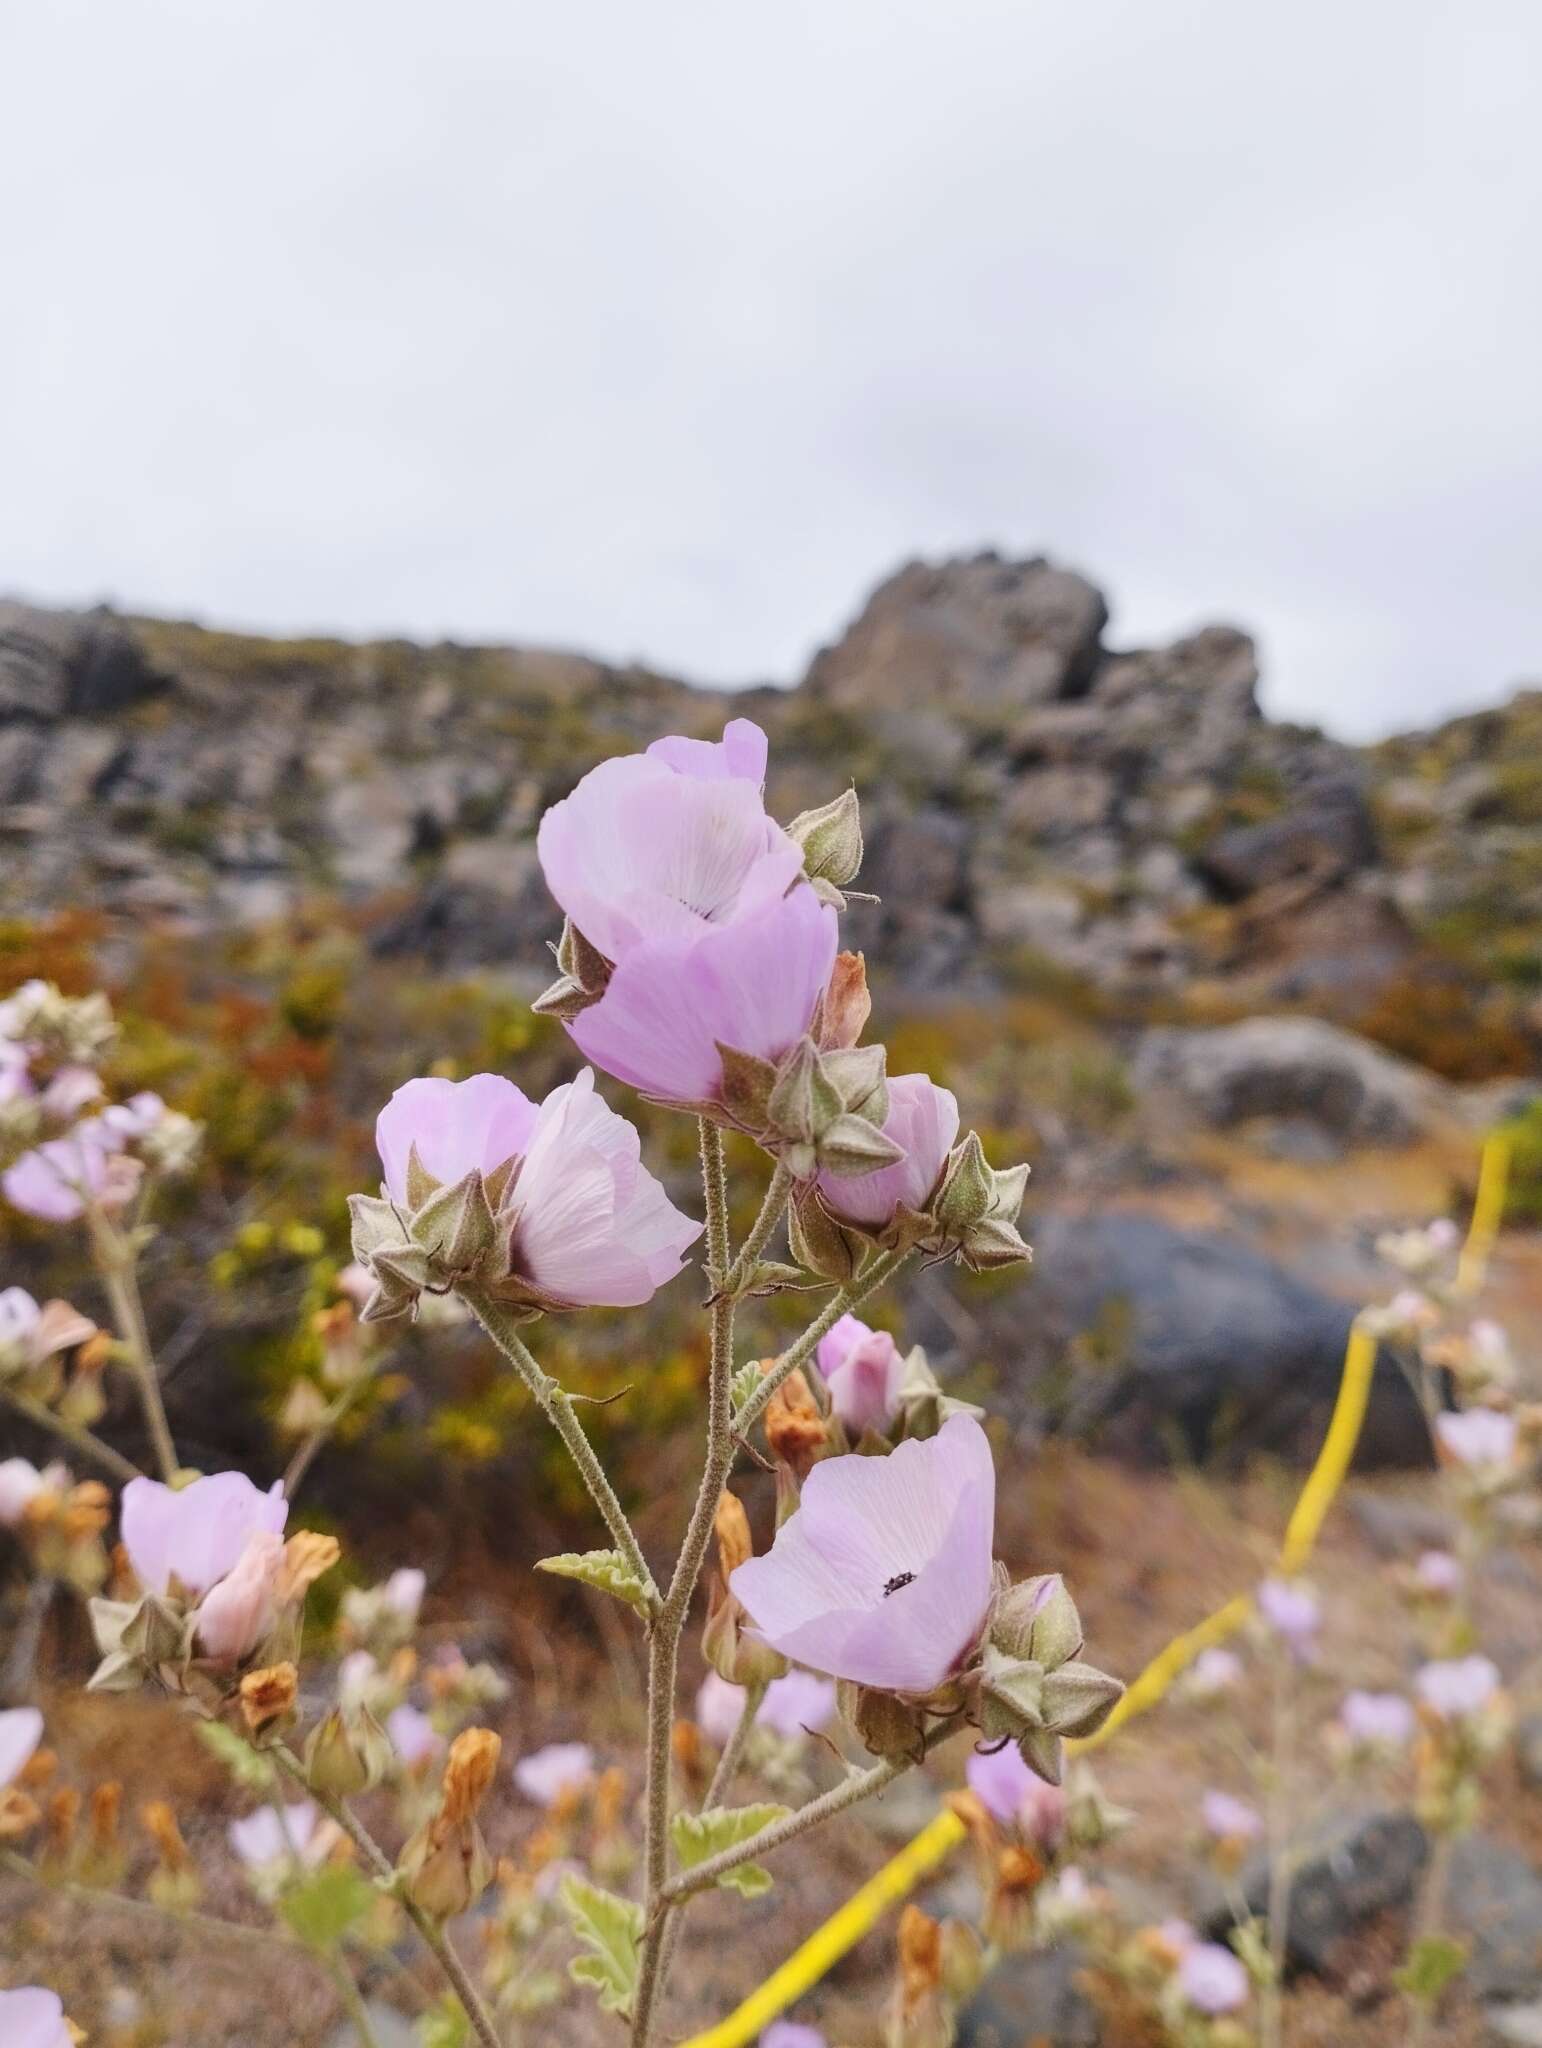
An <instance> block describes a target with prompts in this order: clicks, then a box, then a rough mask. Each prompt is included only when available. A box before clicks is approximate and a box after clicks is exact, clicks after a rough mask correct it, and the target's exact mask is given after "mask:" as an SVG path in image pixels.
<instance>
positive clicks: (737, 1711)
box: [695, 1671, 747, 1749]
mask: <svg viewBox="0 0 1542 2048" xmlns="http://www.w3.org/2000/svg"><path fill="white" fill-rule="evenodd" d="M746 1697H747V1695H746V1693H745V1690H744V1687H743V1686H742V1685H735V1684H734V1683H733V1682H732V1680H731V1679H727V1678H724V1676H723V1675H722V1673H721V1672H720V1671H709V1672H708V1673H707V1675H706V1677H705V1678H704V1679H703V1680H702V1682H701V1685H700V1687H699V1689H698V1691H697V1694H696V1712H695V1718H696V1725H697V1727H698V1728H699V1729H700V1730H701V1732H702V1734H703V1735H705V1736H706V1738H707V1740H708V1741H709V1742H711V1743H714V1744H715V1745H716V1746H717V1748H719V1749H721V1748H722V1747H723V1745H724V1744H725V1743H726V1742H727V1741H728V1740H729V1738H730V1737H731V1736H732V1734H733V1732H734V1730H735V1729H736V1728H737V1727H738V1725H739V1716H740V1715H741V1714H742V1713H743V1712H744V1702H745V1699H746Z"/></svg>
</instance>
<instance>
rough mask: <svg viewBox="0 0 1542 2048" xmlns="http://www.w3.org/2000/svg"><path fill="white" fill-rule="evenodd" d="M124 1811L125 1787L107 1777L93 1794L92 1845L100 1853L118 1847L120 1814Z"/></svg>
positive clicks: (105, 1852)
mask: <svg viewBox="0 0 1542 2048" xmlns="http://www.w3.org/2000/svg"><path fill="white" fill-rule="evenodd" d="M122 1811H123V1787H122V1786H121V1785H120V1784H119V1783H118V1781H117V1779H116V1778H107V1779H104V1780H103V1782H102V1783H101V1784H100V1785H98V1786H97V1788H96V1790H95V1791H94V1792H93V1793H92V1794H91V1847H92V1848H93V1849H94V1850H95V1851H96V1852H97V1854H98V1855H106V1854H107V1853H108V1852H109V1851H110V1850H112V1849H114V1848H116V1846H117V1841H118V1816H119V1814H120V1813H121V1812H122Z"/></svg>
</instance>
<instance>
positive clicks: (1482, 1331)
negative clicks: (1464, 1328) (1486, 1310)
mask: <svg viewBox="0 0 1542 2048" xmlns="http://www.w3.org/2000/svg"><path fill="white" fill-rule="evenodd" d="M1467 1342H1468V1344H1469V1345H1470V1346H1471V1348H1472V1355H1473V1358H1474V1360H1475V1361H1476V1363H1477V1364H1478V1365H1480V1366H1481V1367H1482V1368H1483V1370H1484V1372H1485V1373H1486V1374H1487V1375H1488V1377H1489V1378H1490V1379H1491V1380H1498V1381H1500V1382H1501V1383H1505V1382H1508V1381H1509V1380H1510V1379H1511V1378H1512V1377H1513V1375H1514V1371H1515V1357H1514V1354H1513V1352H1512V1351H1511V1349H1510V1339H1509V1337H1508V1335H1507V1334H1506V1332H1505V1329H1504V1326H1503V1325H1502V1324H1500V1323H1496V1322H1494V1321H1493V1320H1492V1319H1491V1318H1490V1317H1488V1316H1479V1317H1478V1319H1477V1320H1476V1321H1475V1322H1474V1323H1473V1324H1472V1325H1471V1327H1470V1328H1469V1329H1468V1332H1467Z"/></svg>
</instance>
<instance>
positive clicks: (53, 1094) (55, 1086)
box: [42, 1067, 102, 1122]
mask: <svg viewBox="0 0 1542 2048" xmlns="http://www.w3.org/2000/svg"><path fill="white" fill-rule="evenodd" d="M101 1093H102V1077H101V1075H100V1074H99V1073H97V1071H96V1069H95V1068H94V1067H61V1068H60V1069H59V1071H58V1073H56V1074H55V1075H54V1077H53V1079H52V1080H51V1081H50V1082H49V1084H48V1086H47V1087H46V1088H45V1089H44V1090H43V1096H42V1106H43V1108H44V1110H46V1111H47V1113H48V1115H50V1116H54V1117H58V1118H59V1120H60V1121H61V1122H67V1121H68V1120H69V1119H70V1118H71V1117H77V1116H79V1115H80V1113H81V1111H82V1110H83V1109H89V1108H90V1107H91V1105H92V1103H93V1102H96V1101H98V1100H99V1099H100V1097H101Z"/></svg>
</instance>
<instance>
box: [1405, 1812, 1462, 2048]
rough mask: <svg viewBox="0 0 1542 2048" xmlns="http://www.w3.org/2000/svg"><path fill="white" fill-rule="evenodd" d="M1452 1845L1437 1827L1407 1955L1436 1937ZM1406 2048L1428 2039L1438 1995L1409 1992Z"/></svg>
mask: <svg viewBox="0 0 1542 2048" xmlns="http://www.w3.org/2000/svg"><path fill="white" fill-rule="evenodd" d="M1455 1847H1456V1837H1455V1835H1454V1834H1453V1833H1452V1831H1451V1829H1450V1828H1440V1829H1439V1830H1437V1832H1436V1834H1435V1839H1434V1841H1433V1842H1432V1843H1431V1845H1430V1860H1429V1862H1428V1863H1427V1864H1426V1865H1425V1867H1424V1882H1423V1884H1422V1885H1421V1886H1420V1888H1419V1905H1418V1910H1417V1911H1416V1912H1415V1914H1414V1924H1413V1934H1412V1939H1411V1940H1410V1942H1409V1945H1408V1952H1409V1954H1410V1955H1411V1956H1417V1955H1418V1953H1419V1951H1420V1949H1421V1948H1422V1947H1423V1946H1424V1944H1425V1943H1426V1942H1431V1941H1434V1940H1435V1939H1436V1937H1437V1936H1438V1935H1439V1933H1440V1926H1441V1920H1442V1918H1443V1917H1444V1914H1445V1906H1446V1888H1447V1886H1448V1885H1449V1884H1450V1882H1451V1856H1452V1851H1453V1850H1454V1849H1455ZM1408 2003H1409V2006H1410V2008H1411V2009H1410V2012H1409V2016H1408V2048H1424V2043H1425V2042H1426V2041H1427V2040H1428V2038H1429V2030H1430V2022H1431V2021H1432V2020H1433V2019H1434V2017H1435V2008H1436V2006H1437V2005H1438V2003H1439V2000H1438V1998H1421V1997H1419V1996H1418V1995H1417V1993H1413V1992H1410V1993H1409V1997H1408Z"/></svg>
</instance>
